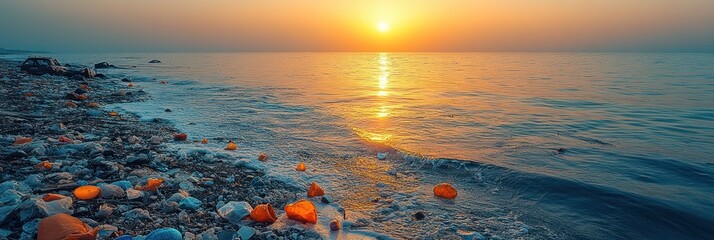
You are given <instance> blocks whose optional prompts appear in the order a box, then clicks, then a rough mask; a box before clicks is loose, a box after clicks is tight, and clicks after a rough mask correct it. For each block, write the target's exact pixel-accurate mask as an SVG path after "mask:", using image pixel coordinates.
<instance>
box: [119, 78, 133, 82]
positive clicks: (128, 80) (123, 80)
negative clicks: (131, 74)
mask: <svg viewBox="0 0 714 240" xmlns="http://www.w3.org/2000/svg"><path fill="white" fill-rule="evenodd" d="M121 81H122V82H131V79H128V78H122V79H121Z"/></svg>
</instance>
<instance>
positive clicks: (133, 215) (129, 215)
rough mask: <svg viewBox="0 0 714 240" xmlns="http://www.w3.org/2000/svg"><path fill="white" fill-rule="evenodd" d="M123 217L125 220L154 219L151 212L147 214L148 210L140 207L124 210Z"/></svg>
mask: <svg viewBox="0 0 714 240" xmlns="http://www.w3.org/2000/svg"><path fill="white" fill-rule="evenodd" d="M123 215H124V218H126V220H127V221H142V220H148V221H153V220H154V219H153V218H151V214H149V211H147V210H145V209H141V208H134V209H132V210H129V211H127V212H125V213H124V214H123Z"/></svg>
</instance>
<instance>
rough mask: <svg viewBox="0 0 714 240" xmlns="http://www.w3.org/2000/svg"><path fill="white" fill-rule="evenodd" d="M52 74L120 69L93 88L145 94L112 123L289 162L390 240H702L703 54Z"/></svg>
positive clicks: (233, 64) (709, 60)
mask: <svg viewBox="0 0 714 240" xmlns="http://www.w3.org/2000/svg"><path fill="white" fill-rule="evenodd" d="M59 58H60V61H65V62H77V63H86V64H89V63H95V62H99V61H109V62H110V63H113V64H118V65H125V66H137V67H136V68H132V69H128V70H116V71H112V72H111V73H115V74H127V75H130V76H133V77H135V78H137V79H143V81H144V82H145V83H142V84H140V85H143V86H144V87H145V88H146V89H148V90H150V92H152V95H154V96H155V101H152V102H148V103H146V104H143V105H137V106H134V107H131V106H129V107H127V108H128V109H129V110H134V111H137V112H142V113H145V114H153V115H160V116H162V117H164V118H168V119H171V120H174V121H176V122H177V125H178V126H179V127H180V128H182V129H186V131H188V132H190V133H193V134H198V135H204V136H208V137H214V138H221V137H228V138H237V139H239V141H240V143H241V145H242V146H247V147H249V148H255V149H271V150H270V151H271V152H272V153H274V154H273V155H277V156H276V159H277V160H276V161H278V162H279V161H284V163H286V164H285V165H286V166H288V167H285V168H283V170H285V172H286V173H287V172H288V171H287V170H289V168H292V167H293V166H294V164H293V163H295V162H297V161H307V162H308V163H310V164H311V165H312V166H314V167H315V169H316V172H315V173H314V176H296V177H297V178H299V179H302V180H303V181H306V182H309V181H312V180H316V179H317V180H319V181H322V182H326V183H325V185H327V186H328V188H329V189H330V191H331V192H334V193H335V195H336V198H338V200H339V201H340V202H341V204H342V205H343V206H345V208H347V209H350V210H352V211H353V212H355V214H356V215H355V216H359V217H362V218H365V219H367V220H368V223H369V224H367V225H368V226H367V227H366V228H367V229H370V230H375V231H378V232H382V233H385V234H388V235H392V236H394V237H397V238H420V237H424V238H441V237H444V238H452V237H456V236H457V235H458V234H459V233H464V232H468V231H477V232H480V233H481V234H484V235H486V236H487V237H496V236H497V237H502V238H527V239H528V238H565V239H571V238H623V239H624V238H630V239H631V238H635V239H637V238H675V239H690V238H691V239H703V238H707V237H709V238H711V237H713V236H714V230H712V229H711V226H714V159H713V158H712V156H714V56H713V55H710V54H709V55H707V54H545V53H544V54H535V53H534V54H497V53H484V54H482V53H433V54H432V53H210V54H197V53H193V54H119V55H63V56H60V57H59ZM150 59H161V60H162V61H163V63H162V64H160V65H151V64H146V62H147V61H148V60H150ZM154 78H156V79H169V80H171V82H170V83H171V84H170V87H167V86H161V85H159V84H157V83H156V82H157V81H158V80H154ZM166 107H169V108H172V109H175V111H174V112H175V113H172V114H173V115H170V116H167V115H166V114H165V113H163V109H164V108H166ZM162 114H163V115H162ZM560 148H563V149H564V151H562V152H560V153H559V152H558V151H557V150H558V149H560ZM378 152H389V153H390V157H389V158H388V159H387V160H385V161H379V160H377V159H376V158H375V157H374V156H375V154H376V153H378ZM288 163H289V164H288ZM275 169H276V171H278V170H280V169H281V167H280V166H276V168H275ZM442 181H447V182H453V183H455V185H456V186H457V187H458V188H459V189H460V190H461V191H460V192H459V198H458V199H457V200H456V201H452V202H449V201H442V200H435V199H434V198H433V197H431V193H430V191H431V186H433V184H435V183H438V182H442ZM377 183H384V184H381V187H377V186H376V184H377ZM384 185H386V186H387V187H384ZM375 197H380V198H382V199H385V200H386V203H378V204H374V203H371V202H370V201H369V200H370V199H372V198H375ZM394 205H396V206H394ZM390 209H391V210H390ZM415 211H425V212H426V213H427V216H428V220H429V221H416V220H413V219H412V217H411V214H413V212H415Z"/></svg>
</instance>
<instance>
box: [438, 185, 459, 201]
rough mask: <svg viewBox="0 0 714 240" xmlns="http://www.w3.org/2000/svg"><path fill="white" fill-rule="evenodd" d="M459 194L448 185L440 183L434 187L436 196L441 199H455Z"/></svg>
mask: <svg viewBox="0 0 714 240" xmlns="http://www.w3.org/2000/svg"><path fill="white" fill-rule="evenodd" d="M457 194H458V192H457V191H456V188H454V187H452V186H451V184H448V183H439V184H437V185H436V186H434V195H435V196H437V197H441V198H447V199H454V198H456V195H457Z"/></svg>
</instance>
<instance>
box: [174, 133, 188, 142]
mask: <svg viewBox="0 0 714 240" xmlns="http://www.w3.org/2000/svg"><path fill="white" fill-rule="evenodd" d="M187 137H188V136H186V133H179V134H174V140H176V141H186V138H187Z"/></svg>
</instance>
